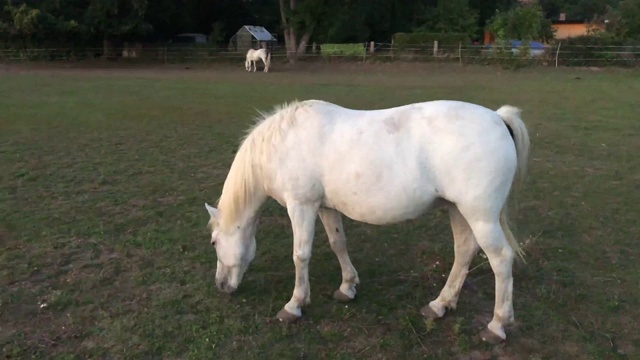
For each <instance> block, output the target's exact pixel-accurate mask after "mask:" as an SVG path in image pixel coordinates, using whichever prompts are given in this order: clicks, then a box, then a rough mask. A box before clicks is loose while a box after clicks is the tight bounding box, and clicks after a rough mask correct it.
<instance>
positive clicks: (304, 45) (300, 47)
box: [296, 32, 311, 56]
mask: <svg viewBox="0 0 640 360" xmlns="http://www.w3.org/2000/svg"><path fill="white" fill-rule="evenodd" d="M309 38H311V33H310V32H306V33H304V35H302V39H300V44H299V45H298V51H297V52H296V56H297V55H304V53H305V52H306V51H307V43H309Z"/></svg>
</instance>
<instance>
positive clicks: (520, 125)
mask: <svg viewBox="0 0 640 360" xmlns="http://www.w3.org/2000/svg"><path fill="white" fill-rule="evenodd" d="M496 113H498V115H500V117H501V118H502V120H503V121H504V123H505V124H506V125H507V128H508V129H509V132H510V133H511V137H512V138H513V141H514V142H515V145H516V156H517V159H518V167H517V169H516V174H515V177H514V179H513V185H519V184H520V183H521V182H522V181H523V180H524V177H525V175H526V172H527V163H528V161H529V146H530V140H529V131H528V130H527V127H526V126H525V124H524V122H523V121H522V119H521V118H520V109H518V108H516V107H514V106H510V105H504V106H502V107H501V108H500V109H498V110H497V111H496ZM512 192H513V189H512ZM507 208H508V204H505V205H504V206H503V208H502V211H501V212H500V225H501V226H502V230H503V231H504V234H505V236H506V238H507V241H508V242H509V245H510V246H511V248H512V249H513V251H514V252H515V253H516V254H518V256H519V257H520V258H521V259H522V260H524V251H523V250H522V248H521V247H520V245H519V244H518V242H517V241H516V239H515V237H514V236H513V233H512V232H511V229H510V228H509V221H508V220H509V218H508V215H507Z"/></svg>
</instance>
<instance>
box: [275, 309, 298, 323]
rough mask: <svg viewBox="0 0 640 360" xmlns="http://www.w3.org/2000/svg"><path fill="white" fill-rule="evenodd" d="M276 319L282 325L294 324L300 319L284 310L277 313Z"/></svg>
mask: <svg viewBox="0 0 640 360" xmlns="http://www.w3.org/2000/svg"><path fill="white" fill-rule="evenodd" d="M276 318H277V319H278V320H280V321H281V322H284V323H289V324H290V323H294V322H296V321H298V320H299V319H300V316H298V315H296V314H292V313H290V312H288V311H287V310H285V309H282V310H280V311H278V315H276Z"/></svg>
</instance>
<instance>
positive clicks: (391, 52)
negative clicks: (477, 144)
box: [389, 37, 396, 61]
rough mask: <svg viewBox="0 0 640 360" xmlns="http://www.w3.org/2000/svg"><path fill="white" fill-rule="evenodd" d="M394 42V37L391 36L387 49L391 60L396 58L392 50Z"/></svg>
mask: <svg viewBox="0 0 640 360" xmlns="http://www.w3.org/2000/svg"><path fill="white" fill-rule="evenodd" d="M394 44H395V41H394V38H393V37H392V38H391V48H390V49H389V53H390V54H391V61H394V60H395V58H396V57H395V53H394V50H393V45H394Z"/></svg>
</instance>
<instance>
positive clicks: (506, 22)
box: [489, 4, 553, 40]
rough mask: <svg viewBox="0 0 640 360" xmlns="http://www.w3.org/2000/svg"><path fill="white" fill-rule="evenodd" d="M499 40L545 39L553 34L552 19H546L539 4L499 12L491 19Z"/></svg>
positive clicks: (490, 23) (492, 28) (493, 29)
mask: <svg viewBox="0 0 640 360" xmlns="http://www.w3.org/2000/svg"><path fill="white" fill-rule="evenodd" d="M489 29H491V30H492V31H493V32H494V33H495V34H496V37H497V38H498V39H499V40H509V39H518V40H544V39H548V38H550V37H552V36H553V33H552V32H551V21H550V20H548V19H545V17H544V14H543V12H542V8H541V7H540V6H539V5H538V4H528V5H520V6H516V7H514V8H512V9H511V10H509V11H506V12H498V13H497V14H496V15H495V16H494V17H493V18H492V19H491V20H490V21H489Z"/></svg>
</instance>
